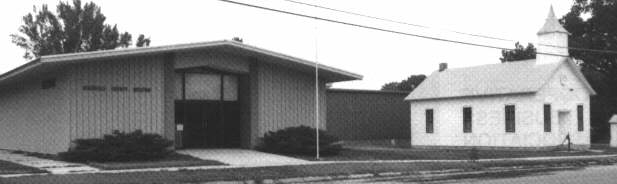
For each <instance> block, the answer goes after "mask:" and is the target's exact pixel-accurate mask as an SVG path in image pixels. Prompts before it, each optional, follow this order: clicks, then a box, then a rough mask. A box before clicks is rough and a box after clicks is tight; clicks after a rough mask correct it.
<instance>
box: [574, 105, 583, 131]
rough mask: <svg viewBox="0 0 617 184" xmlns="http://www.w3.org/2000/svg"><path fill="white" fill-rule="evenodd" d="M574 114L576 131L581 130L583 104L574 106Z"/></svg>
mask: <svg viewBox="0 0 617 184" xmlns="http://www.w3.org/2000/svg"><path fill="white" fill-rule="evenodd" d="M576 115H577V118H576V119H578V131H583V130H584V127H583V105H578V106H576Z"/></svg>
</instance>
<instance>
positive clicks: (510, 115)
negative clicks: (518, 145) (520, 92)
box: [505, 105, 516, 132]
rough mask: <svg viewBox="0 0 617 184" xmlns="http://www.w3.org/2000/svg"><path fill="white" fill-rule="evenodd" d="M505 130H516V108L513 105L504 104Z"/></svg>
mask: <svg viewBox="0 0 617 184" xmlns="http://www.w3.org/2000/svg"><path fill="white" fill-rule="evenodd" d="M505 112H506V132H515V131H516V122H515V117H516V114H515V113H516V109H515V107H514V105H506V108H505Z"/></svg>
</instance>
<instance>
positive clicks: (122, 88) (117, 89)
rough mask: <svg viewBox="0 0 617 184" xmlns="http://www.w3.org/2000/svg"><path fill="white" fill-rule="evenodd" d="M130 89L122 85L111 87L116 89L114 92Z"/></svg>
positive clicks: (113, 89) (112, 89)
mask: <svg viewBox="0 0 617 184" xmlns="http://www.w3.org/2000/svg"><path fill="white" fill-rule="evenodd" d="M128 90H129V88H128V87H121V86H113V87H111V91H114V92H122V91H128Z"/></svg>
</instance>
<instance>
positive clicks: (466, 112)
mask: <svg viewBox="0 0 617 184" xmlns="http://www.w3.org/2000/svg"><path fill="white" fill-rule="evenodd" d="M470 132H471V107H465V108H463V133H470Z"/></svg>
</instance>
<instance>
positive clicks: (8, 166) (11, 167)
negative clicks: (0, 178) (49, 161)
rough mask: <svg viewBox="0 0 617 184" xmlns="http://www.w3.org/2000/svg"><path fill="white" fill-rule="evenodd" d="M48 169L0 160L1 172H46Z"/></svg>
mask: <svg viewBox="0 0 617 184" xmlns="http://www.w3.org/2000/svg"><path fill="white" fill-rule="evenodd" d="M45 172H46V171H43V170H40V169H37V168H33V167H28V166H24V165H19V164H16V163H13V162H7V161H4V160H0V174H24V173H45Z"/></svg>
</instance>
